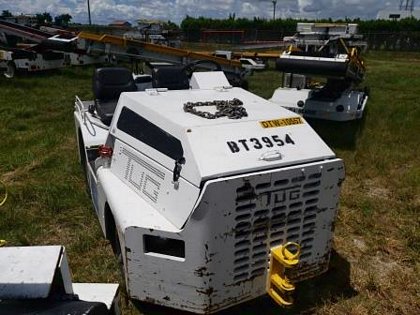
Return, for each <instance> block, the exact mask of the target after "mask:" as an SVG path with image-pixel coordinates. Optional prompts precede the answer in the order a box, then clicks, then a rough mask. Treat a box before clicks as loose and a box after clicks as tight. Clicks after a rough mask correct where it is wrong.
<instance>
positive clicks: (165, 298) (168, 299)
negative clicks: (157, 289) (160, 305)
mask: <svg viewBox="0 0 420 315" xmlns="http://www.w3.org/2000/svg"><path fill="white" fill-rule="evenodd" d="M163 299H164V300H166V301H170V300H171V298H170V297H169V296H165V297H163Z"/></svg>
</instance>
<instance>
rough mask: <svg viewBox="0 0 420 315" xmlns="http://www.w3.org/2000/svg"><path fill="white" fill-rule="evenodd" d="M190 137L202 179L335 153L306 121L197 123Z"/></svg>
mask: <svg viewBox="0 0 420 315" xmlns="http://www.w3.org/2000/svg"><path fill="white" fill-rule="evenodd" d="M290 115H293V114H290ZM188 141H189V145H190V148H191V151H192V152H193V153H194V158H195V162H196V163H197V165H198V169H199V175H200V176H201V180H203V179H208V178H214V177H218V176H222V175H224V176H226V175H233V174H238V173H246V172H254V171H257V170H263V169H269V168H270V169H271V168H278V167H283V166H287V165H292V164H297V163H304V162H309V161H316V160H320V159H325V158H331V157H334V153H333V152H332V151H331V149H330V148H329V147H328V146H327V145H326V144H325V143H324V142H323V140H322V139H321V138H320V137H319V136H318V135H317V134H316V133H315V131H314V130H313V129H312V128H310V127H309V126H308V125H307V124H306V123H303V121H302V124H297V125H291V126H282V127H274V128H263V127H262V126H261V124H260V122H258V121H253V122H246V123H241V124H232V125H220V126H218V127H217V128H212V127H195V128H191V132H190V133H188ZM181 174H182V172H181ZM197 180H198V179H197Z"/></svg>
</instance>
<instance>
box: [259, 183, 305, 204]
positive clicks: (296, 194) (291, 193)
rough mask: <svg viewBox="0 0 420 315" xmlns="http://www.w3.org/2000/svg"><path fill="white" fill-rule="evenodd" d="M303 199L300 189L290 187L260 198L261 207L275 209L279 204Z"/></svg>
mask: <svg viewBox="0 0 420 315" xmlns="http://www.w3.org/2000/svg"><path fill="white" fill-rule="evenodd" d="M300 197H301V192H300V187H299V186H294V187H288V188H284V189H280V190H274V191H267V192H265V193H262V194H261V195H260V196H259V199H260V202H261V205H262V206H264V207H275V206H277V205H279V204H286V203H289V202H290V201H293V200H297V199H299V198H300Z"/></svg>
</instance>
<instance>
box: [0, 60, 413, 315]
mask: <svg viewBox="0 0 420 315" xmlns="http://www.w3.org/2000/svg"><path fill="white" fill-rule="evenodd" d="M366 59H367V66H368V73H367V78H366V82H365V83H366V85H368V86H369V87H370V89H371V96H370V99H369V103H368V114H367V115H366V119H365V121H364V124H363V129H362V130H358V129H357V128H356V129H355V130H356V132H357V133H355V135H356V140H355V141H353V142H351V143H347V141H344V140H345V137H344V136H345V135H344V133H345V132H347V131H346V130H345V129H344V128H343V127H340V126H337V125H336V124H328V123H325V124H319V123H318V124H314V127H315V128H316V129H317V130H318V131H319V133H320V134H321V135H322V136H323V137H324V139H325V140H326V142H327V143H329V144H330V145H331V146H332V147H333V149H334V150H335V151H336V153H337V155H338V156H339V157H341V158H343V159H344V161H345V164H346V173H347V176H346V181H345V182H344V184H343V189H342V194H341V204H340V213H339V216H338V219H337V224H336V230H335V238H334V250H335V251H334V254H333V256H332V261H331V268H330V271H329V272H328V273H327V274H326V275H324V276H322V277H319V278H317V279H314V280H310V281H307V282H305V283H302V284H300V285H298V292H297V301H298V303H297V305H296V306H295V308H292V309H289V310H285V311H282V310H279V309H278V308H277V307H276V306H275V305H273V304H272V302H270V301H269V300H268V299H267V298H261V299H257V300H255V301H253V302H251V303H247V304H245V305H243V306H239V307H235V308H234V309H231V310H228V311H226V312H224V313H223V314H279V313H284V314H300V313H305V314H312V313H318V314H354V315H356V314H419V313H420V304H419V301H420V283H419V275H420V272H419V271H420V264H419V261H420V259H419V258H420V255H419V251H420V245H419V244H420V225H419V223H420V222H419V210H420V191H419V190H420V189H419V187H420V162H419V161H420V158H419V156H420V149H419V146H420V123H419V122H420V106H419V97H420V88H419V87H420V75H419V74H420V53H410V54H402V53H376V52H372V53H369V54H368V55H367V56H366ZM92 73H93V68H92V67H85V68H76V67H75V68H68V69H63V70H60V71H54V72H49V73H45V74H38V75H37V74H35V75H20V76H18V77H16V78H14V79H12V80H7V79H5V78H3V77H0V88H1V94H0V179H1V180H2V181H3V182H5V184H6V185H7V187H8V190H9V199H8V201H7V203H6V205H4V206H3V207H1V208H0V239H5V240H7V241H8V245H41V244H63V245H65V246H66V248H67V252H68V255H69V259H70V266H71V269H72V272H73V280H74V281H83V282H107V281H121V276H120V274H119V271H118V270H119V269H118V265H117V262H116V259H115V258H114V256H113V254H112V250H111V247H110V245H109V244H108V242H107V241H105V240H104V238H103V236H102V232H101V230H100V227H99V224H98V220H97V219H96V216H95V214H94V212H93V209H92V206H91V203H90V199H89V197H88V195H87V194H86V192H85V184H84V179H83V175H82V172H81V169H80V167H79V165H78V158H77V149H76V142H75V132H74V126H73V101H74V95H76V94H77V95H79V96H80V97H81V98H82V99H91V98H92V94H91V74H92ZM280 79H281V76H280V74H279V73H277V72H275V71H272V70H269V71H265V72H261V73H257V72H256V73H255V74H254V75H253V76H251V77H250V78H249V87H250V90H251V91H253V92H255V93H257V94H259V95H261V96H263V97H265V98H269V97H270V96H271V95H272V93H273V90H274V89H275V88H276V87H277V86H279V82H280ZM346 127H347V126H346ZM0 193H1V191H0ZM123 310H124V314H148V315H150V314H162V310H161V309H155V308H151V307H145V306H141V307H140V310H137V309H136V307H134V306H133V305H132V304H131V303H127V302H126V300H124V301H123ZM167 313H168V314H173V312H171V311H169V312H167Z"/></svg>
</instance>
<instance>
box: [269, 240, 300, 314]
mask: <svg viewBox="0 0 420 315" xmlns="http://www.w3.org/2000/svg"><path fill="white" fill-rule="evenodd" d="M299 256H300V245H299V244H297V243H294V242H288V243H286V244H284V245H280V246H277V247H273V248H271V258H270V270H269V273H268V278H267V293H268V294H269V295H270V296H271V297H272V298H273V300H274V301H275V302H276V303H277V304H279V305H281V306H290V305H292V304H293V296H292V294H293V292H294V291H295V286H294V284H293V283H291V282H290V280H289V279H288V278H287V276H286V269H291V268H294V267H296V266H297V264H298V263H299Z"/></svg>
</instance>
